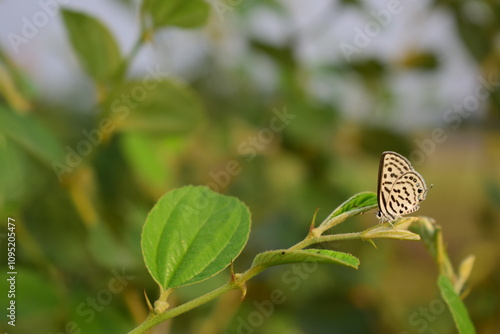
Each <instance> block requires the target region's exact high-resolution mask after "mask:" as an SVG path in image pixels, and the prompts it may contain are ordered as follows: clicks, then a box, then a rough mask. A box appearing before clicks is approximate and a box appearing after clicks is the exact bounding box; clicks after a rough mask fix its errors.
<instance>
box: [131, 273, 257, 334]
mask: <svg viewBox="0 0 500 334" xmlns="http://www.w3.org/2000/svg"><path fill="white" fill-rule="evenodd" d="M264 269H265V267H263V266H256V267H251V268H250V269H248V270H247V271H245V272H244V273H242V274H237V276H236V278H235V280H233V281H230V282H229V283H226V284H224V285H223V286H221V287H220V288H218V289H215V290H213V291H210V292H208V293H206V294H204V295H202V296H200V297H198V298H195V299H193V300H190V301H189V302H186V303H184V304H182V305H179V306H177V307H174V308H173V309H170V310H167V311H165V312H163V313H160V314H156V313H153V312H151V313H150V314H149V316H148V317H147V318H146V320H144V322H143V323H142V324H140V325H139V326H137V327H136V328H134V329H133V330H131V331H130V332H129V333H128V334H139V333H144V331H146V330H147V329H149V328H151V327H153V326H155V325H157V324H159V323H160V322H163V321H165V320H167V319H170V318H173V317H176V316H178V315H179V314H182V313H185V312H187V311H189V310H191V309H193V308H195V307H198V306H200V305H203V304H205V303H208V302H209V301H211V300H213V299H215V298H217V297H219V296H220V295H223V294H225V293H226V292H229V291H231V290H235V289H242V290H243V291H246V290H245V283H246V281H248V280H249V279H250V278H252V277H254V276H255V275H257V274H259V273H260V272H262V271H263V270H264Z"/></svg>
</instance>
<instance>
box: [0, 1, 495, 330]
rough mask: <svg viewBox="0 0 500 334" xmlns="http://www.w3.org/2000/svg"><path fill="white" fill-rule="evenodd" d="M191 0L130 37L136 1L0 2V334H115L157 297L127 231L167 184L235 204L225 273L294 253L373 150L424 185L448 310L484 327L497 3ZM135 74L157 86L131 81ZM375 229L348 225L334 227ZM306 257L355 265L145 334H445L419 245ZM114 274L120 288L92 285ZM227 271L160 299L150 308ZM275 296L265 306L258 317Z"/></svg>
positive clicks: (298, 279)
mask: <svg viewBox="0 0 500 334" xmlns="http://www.w3.org/2000/svg"><path fill="white" fill-rule="evenodd" d="M208 3H209V6H206V8H208V10H204V9H203V10H201V11H198V12H197V13H198V14H196V15H194V16H193V17H194V18H193V17H191V18H189V17H188V19H186V20H187V21H182V20H180V21H179V22H180V23H179V22H177V23H175V22H174V23H172V24H169V25H167V26H162V27H159V28H158V29H156V30H155V32H154V34H151V35H150V36H149V39H148V40H147V41H145V42H144V43H137V41H138V39H139V37H140V36H141V20H140V14H139V13H140V6H141V2H140V1H132V0H128V1H126V0H124V1H118V0H115V1H113V0H106V1H95V0H92V1H85V2H84V1H49V0H40V1H34V0H29V1H14V0H3V1H0V123H1V124H0V191H1V192H0V211H1V216H0V217H1V218H0V220H1V221H2V223H1V226H2V230H1V233H2V234H1V235H0V245H1V246H0V247H1V256H0V258H1V263H2V272H1V273H0V275H1V277H2V280H1V287H2V291H1V303H2V305H1V306H2V308H1V310H2V311H1V312H0V313H1V314H2V317H1V318H0V319H1V320H0V328H1V329H2V330H3V331H8V333H33V332H36V333H80V332H78V330H81V333H124V332H127V331H129V330H131V329H132V328H133V327H135V326H136V324H138V323H139V322H141V321H142V320H143V319H144V317H145V316H146V314H147V306H146V303H145V299H144V296H143V291H146V293H147V294H148V295H149V297H150V299H151V300H155V298H156V297H157V294H158V290H157V287H156V286H155V284H154V282H153V279H152V278H151V277H150V276H149V275H148V273H147V270H146V268H145V266H144V263H143V260H142V255H141V251H140V233H141V228H142V225H143V223H144V221H145V217H146V215H147V213H148V211H149V210H150V208H151V207H152V206H153V205H154V203H155V202H156V200H157V199H158V198H159V197H160V196H161V195H162V194H164V193H165V192H167V191H169V190H171V189H173V188H175V187H179V186H183V185H187V184H196V185H210V186H212V188H214V189H215V190H217V191H219V192H221V193H224V194H228V195H233V196H236V197H238V198H239V199H241V200H242V201H243V202H245V203H246V204H247V205H248V206H249V208H250V210H251V212H252V220H253V222H252V231H251V235H250V239H249V242H248V244H247V246H246V248H245V250H244V251H243V253H242V255H241V256H240V257H239V258H238V259H237V260H236V262H235V269H236V270H237V271H243V270H245V269H246V268H247V267H248V266H249V265H250V263H251V261H252V259H253V257H254V256H255V255H256V254H257V253H258V252H261V251H264V250H269V249H276V248H281V247H289V246H291V245H293V244H294V243H296V242H298V241H300V240H301V239H302V238H303V237H304V236H305V235H306V233H307V231H308V228H309V224H310V221H311V218H312V216H313V213H314V212H315V210H316V209H317V208H320V211H319V213H318V220H321V219H323V218H325V217H326V216H327V215H328V213H330V212H331V211H332V210H333V209H335V208H336V207H337V206H338V205H339V204H340V203H342V202H343V201H344V200H345V199H347V198H348V197H350V196H351V195H353V194H355V193H357V192H360V191H375V190H376V182H377V169H378V162H379V157H380V154H381V153H382V152H383V151H385V150H394V151H397V152H399V153H401V154H403V155H405V156H407V157H408V158H409V159H410V160H412V161H413V163H414V165H415V168H416V169H417V170H418V171H419V172H420V173H421V174H422V175H423V176H424V177H425V179H426V181H427V184H428V185H429V184H433V188H432V190H430V191H429V193H428V196H427V200H426V201H425V202H423V203H422V205H421V209H420V210H419V211H418V214H419V215H425V216H428V217H432V218H434V219H435V220H436V222H437V223H438V224H440V225H441V226H442V228H443V235H444V241H445V243H446V245H447V249H448V253H449V255H450V258H451V261H452V262H453V263H454V264H455V266H458V265H459V263H460V262H461V261H462V260H463V259H464V258H465V257H466V256H468V255H470V254H473V255H475V256H476V262H475V266H474V268H473V271H472V274H471V277H470V281H469V283H468V287H469V289H470V291H469V293H468V296H467V297H466V299H465V303H466V305H467V307H468V309H469V312H470V315H471V317H472V320H473V322H474V323H475V325H476V328H477V330H478V333H492V334H493V333H500V320H499V319H498V314H500V288H499V287H500V268H499V266H498V259H499V255H500V247H499V246H498V245H499V242H500V228H499V222H500V131H499V130H500V112H499V110H500V91H499V89H500V19H499V17H500V6H499V4H498V2H496V1H476V0H467V1H451V0H447V1H446V0H442V1H440V0H435V1H431V0H425V1H401V2H400V1H396V0H392V1H389V2H385V1H368V0H365V1H361V0H360V1H356V0H352V1H349V0H344V1H340V0H337V1H334V0H331V1H330V0H321V1H305V0H293V1H278V0H276V1H247V0H213V1H212V0H211V1H209V2H208ZM61 6H62V7H64V8H66V9H70V10H72V11H73V12H72V13H73V18H75V16H76V14H74V13H75V12H76V13H85V14H87V15H89V16H92V17H94V18H96V19H97V20H99V21H100V22H101V23H102V25H103V26H105V27H106V28H107V29H108V30H109V31H110V34H109V36H108V37H109V38H114V39H116V43H117V45H118V51H119V52H118V54H116V52H115V54H114V56H115V57H118V59H127V60H126V61H125V62H123V63H121V62H118V63H117V64H116V66H117V68H119V69H118V72H120V75H119V76H117V77H113V78H112V80H107V79H109V78H106V80H103V79H102V78H101V77H99V76H100V75H101V74H102V73H105V72H106V71H108V68H109V66H106V65H109V64H106V63H104V67H103V64H102V63H89V64H86V65H85V64H82V61H81V59H80V58H79V57H78V52H80V53H82V52H83V53H85V52H86V51H87V52H90V53H91V54H94V55H96V58H97V59H99V58H100V57H101V56H102V55H103V54H105V55H107V56H109V57H112V56H113V50H112V49H113V48H112V47H110V48H109V49H104V50H102V49H101V50H99V49H93V48H92V44H88V45H86V44H85V43H86V41H88V38H86V37H85V36H86V35H87V34H90V32H89V31H90V28H89V27H87V26H85V25H83V24H82V25H79V24H78V23H74V22H73V25H72V27H73V28H72V29H73V36H74V37H75V36H76V39H77V40H82V41H83V43H84V44H83V46H82V45H81V44H80V47H82V48H83V51H82V50H81V49H80V51H76V50H75V46H74V45H75V42H74V41H73V43H72V41H71V39H70V35H71V32H69V30H70V28H68V26H69V25H71V24H72V23H71V19H67V18H66V20H67V21H69V22H66V24H65V17H63V14H62V12H61ZM197 6H201V5H200V4H199V3H198V2H196V1H193V8H192V10H199V8H198V7H197ZM202 7H203V6H202ZM190 10H191V9H190ZM188 12H189V10H188ZM200 12H201V13H202V14H200ZM40 13H45V14H40ZM188 14H189V13H188ZM187 16H189V15H187ZM44 18H46V19H44ZM190 20H193V22H195V24H186V22H188V23H189V22H191V21H190ZM75 22H76V20H75ZM30 25H31V26H30ZM78 29H80V30H79V31H78ZM74 31H78V34H75V32H74ZM80 34H81V35H80ZM103 38H104V37H103ZM104 40H106V39H105V38H104ZM77 44H78V43H77ZM108 44H109V43H108ZM115 51H116V50H115ZM110 59H112V58H110ZM120 64H123V66H122V68H120V66H119V65H120ZM103 68H104V69H103ZM155 71H156V72H157V73H160V74H161V76H162V78H161V83H160V84H159V85H158V86H156V87H155V88H151V89H150V88H147V87H146V86H145V84H144V82H145V81H144V80H146V78H148V77H147V76H148V74H149V75H151V74H150V73H151V72H155ZM148 80H149V79H148ZM146 81H147V80H146ZM137 87H139V88H137ZM144 87H146V88H147V89H145V88H144ZM148 87H149V86H148ZM144 92H146V93H144ZM122 94H125V95H122ZM127 96H128V102H127ZM116 101H118V102H116ZM113 102H116V103H115V105H113ZM119 108H124V109H119ZM120 110H121V111H120ZM125 110H128V112H129V114H127V117H125V121H124V122H123V123H121V122H119V121H118V120H117V119H116V117H115V116H116V115H117V114H120V113H122V112H123V113H124V112H125ZM279 115H281V116H279ZM283 115H289V118H288V119H286V118H283V117H284V116H283ZM113 117H115V118H113ZM280 117H281V118H280ZM106 119H108V120H110V119H111V120H112V122H111V123H109V124H111V125H109V124H108V125H109V126H111V127H113V129H112V130H110V131H105V129H103V127H102V126H101V125H102V123H101V122H102V121H103V120H106ZM283 119H285V121H283V123H280V122H279V121H277V120H283ZM93 131H94V132H93ZM95 131H100V135H99V134H96V132H95ZM91 138H93V140H94V141H95V143H91V144H89V145H86V144H83V142H90V141H91ZM79 151H80V154H76V153H74V152H77V153H78V152H79ZM71 152H73V153H71ZM81 152H83V153H84V154H83V153H81ZM72 154H74V155H72ZM67 159H69V160H67ZM68 161H69V163H71V165H69V164H68ZM57 163H60V164H61V165H66V166H67V169H58V168H61V165H57ZM55 166H58V167H55ZM58 170H59V172H58ZM61 170H64V172H61ZM8 217H13V218H15V219H16V224H17V225H16V232H17V244H16V245H17V272H18V275H17V295H16V303H17V307H18V308H17V325H16V327H15V328H11V327H10V326H9V327H8V328H7V325H6V320H5V319H6V318H5V316H4V314H5V313H6V311H5V307H6V300H7V298H6V289H7V286H6V285H5V282H6V281H5V277H6V272H7V270H6V266H5V264H6V261H7V256H6V236H7V229H6V222H7V219H8ZM375 224H377V219H376V217H375V216H374V215H373V214H366V215H363V216H361V217H356V218H355V219H352V220H350V221H348V222H346V223H344V224H343V225H341V226H339V227H338V228H337V231H338V232H352V231H359V230H362V229H366V228H368V227H370V226H373V225H375ZM207 242H209V240H207ZM326 246H327V247H330V248H332V249H338V250H341V251H347V252H351V253H352V254H354V255H356V256H358V257H359V258H360V260H361V265H360V269H359V270H357V271H355V270H352V269H349V268H344V267H340V266H339V267H337V266H327V265H319V266H317V267H294V266H281V267H277V268H272V269H270V270H268V271H266V272H264V273H263V274H261V275H259V276H257V277H255V278H254V279H252V280H251V281H250V282H249V284H248V294H247V296H246V298H245V300H244V301H243V302H242V303H240V300H239V295H238V294H237V293H236V294H228V295H226V296H224V297H223V298H221V299H219V300H218V301H216V302H212V303H209V304H207V305H205V306H203V307H200V308H199V309H195V310H193V311H191V312H189V313H186V314H184V315H182V316H179V317H177V318H175V319H174V320H173V321H170V322H167V323H165V324H163V325H161V326H159V327H157V328H156V329H155V330H154V331H152V333H169V332H170V333H203V334H209V333H246V334H248V333H273V334H275V333H291V334H300V333H315V334H323V333H325V334H326V333H364V334H365V333H398V334H404V333H411V334H413V333H440V334H446V333H456V329H455V328H454V325H453V320H452V318H451V315H450V314H449V312H448V310H445V309H443V308H442V304H440V302H439V298H440V297H439V291H438V288H437V286H436V279H437V274H438V271H437V266H436V264H435V263H434V262H433V259H432V257H431V256H430V255H429V253H428V252H427V251H426V249H425V248H424V246H423V244H422V243H421V242H410V241H391V240H382V241H378V242H377V246H378V248H377V249H375V248H373V247H372V246H371V245H370V244H369V243H362V242H358V241H346V242H339V243H334V244H331V245H326ZM117 273H122V275H125V277H128V278H125V279H124V280H123V281H121V282H122V283H123V284H122V286H121V289H118V290H119V291H115V292H113V293H108V292H107V291H109V290H110V288H109V284H110V282H112V280H113V278H114V277H116V275H118V274H117ZM228 277H229V271H228V270H225V271H224V272H222V273H220V274H219V275H217V276H216V277H214V278H211V279H209V280H207V281H205V282H203V283H200V284H197V285H193V286H189V287H185V288H181V289H179V290H178V291H177V292H176V293H175V294H174V296H173V299H172V303H174V304H179V303H182V302H183V301H187V300H189V299H191V298H194V297H196V296H198V295H200V294H202V293H204V292H206V291H209V290H210V289H213V288H214V287H217V286H220V285H222V284H224V283H225V282H226V281H227V280H228ZM276 289H279V290H280V291H281V292H282V293H283V294H284V296H285V297H284V298H285V300H284V302H283V303H280V304H279V305H277V304H273V307H272V310H270V309H269V308H268V309H262V307H259V306H258V305H269V304H268V303H266V302H265V301H269V300H271V299H270V298H271V295H272V292H273V291H274V290H276Z"/></svg>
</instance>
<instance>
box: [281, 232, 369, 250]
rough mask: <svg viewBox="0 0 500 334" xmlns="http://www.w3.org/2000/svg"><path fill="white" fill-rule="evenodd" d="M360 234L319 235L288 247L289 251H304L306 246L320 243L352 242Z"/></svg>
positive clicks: (359, 236) (358, 237)
mask: <svg viewBox="0 0 500 334" xmlns="http://www.w3.org/2000/svg"><path fill="white" fill-rule="evenodd" d="M360 238H361V232H353V233H342V234H331V235H321V236H308V237H307V238H305V239H304V240H302V241H301V242H299V243H298V244H296V245H294V246H292V247H290V248H289V249H290V250H300V249H304V248H306V247H307V246H310V245H313V244H318V243H321V242H329V241H339V240H352V239H360Z"/></svg>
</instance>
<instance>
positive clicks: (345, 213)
mask: <svg viewBox="0 0 500 334" xmlns="http://www.w3.org/2000/svg"><path fill="white" fill-rule="evenodd" d="M377 206H378V203H377V195H376V194H375V193H373V192H362V193H359V194H356V195H354V196H352V197H351V198H349V199H348V200H347V201H345V202H344V203H342V204H341V205H340V206H339V207H338V208H336V209H335V210H334V211H333V212H332V213H331V214H330V215H329V216H328V217H327V218H326V219H325V220H324V221H323V222H322V223H321V224H320V226H318V230H319V231H321V232H323V231H326V230H328V229H330V228H332V227H334V226H335V225H338V224H340V223H342V222H343V221H345V220H346V219H348V218H350V217H353V216H356V215H358V214H360V213H363V212H366V211H368V210H371V209H373V208H376V207H377Z"/></svg>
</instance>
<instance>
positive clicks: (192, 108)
mask: <svg viewBox="0 0 500 334" xmlns="http://www.w3.org/2000/svg"><path fill="white" fill-rule="evenodd" d="M150 79H151V81H149V82H148V80H146V79H145V80H142V81H131V82H127V83H126V84H124V85H123V86H122V87H121V88H120V89H118V90H116V91H115V92H113V94H112V95H111V97H110V101H108V102H109V106H110V108H111V110H110V113H111V115H112V118H113V121H114V124H115V125H116V128H117V129H118V130H121V131H128V132H140V133H146V134H157V135H169V134H182V133H186V132H189V131H191V130H193V129H194V128H195V127H196V126H197V125H198V123H199V122H200V120H201V119H202V116H203V105H202V103H201V100H200V98H199V97H198V95H197V94H196V93H195V92H193V91H192V90H191V89H190V88H189V87H188V86H186V85H183V84H181V83H179V82H176V81H174V80H171V79H167V78H166V77H155V78H154V79H153V78H150ZM124 97H127V98H124Z"/></svg>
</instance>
